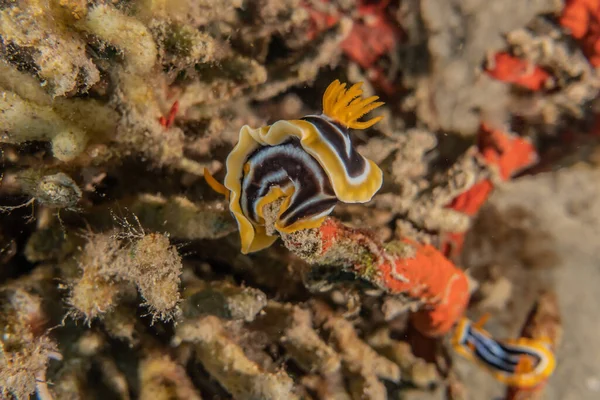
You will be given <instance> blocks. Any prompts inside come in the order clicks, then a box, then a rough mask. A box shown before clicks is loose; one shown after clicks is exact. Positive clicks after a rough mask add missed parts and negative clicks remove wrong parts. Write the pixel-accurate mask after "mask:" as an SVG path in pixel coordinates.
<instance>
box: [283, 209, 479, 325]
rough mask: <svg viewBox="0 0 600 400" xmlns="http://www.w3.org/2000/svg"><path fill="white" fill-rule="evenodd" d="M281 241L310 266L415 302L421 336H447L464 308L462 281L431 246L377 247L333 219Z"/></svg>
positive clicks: (367, 236)
mask: <svg viewBox="0 0 600 400" xmlns="http://www.w3.org/2000/svg"><path fill="white" fill-rule="evenodd" d="M282 238H283V241H284V243H285V245H286V247H287V248H288V249H289V250H291V251H292V252H294V253H295V254H296V255H298V256H299V257H301V258H303V259H304V260H306V261H307V262H309V263H311V264H321V265H332V266H339V267H341V268H343V269H345V270H348V271H351V272H354V273H355V274H356V275H357V276H358V277H359V278H361V279H364V280H366V281H369V282H371V283H372V284H374V285H375V286H377V287H378V288H381V289H383V290H385V291H386V292H388V293H391V294H407V295H409V296H410V297H414V298H418V299H420V300H421V301H422V303H423V304H424V306H423V307H422V309H421V310H420V311H418V312H417V313H415V314H413V322H414V324H415V326H416V327H417V329H418V330H419V331H421V332H422V333H423V334H425V335H429V336H438V335H443V334H445V333H446V332H448V331H449V330H450V329H451V328H452V326H453V325H454V323H455V322H456V320H457V319H458V318H459V317H460V316H461V315H462V313H463V311H464V310H465V307H466V305H467V302H468V299H469V288H468V281H467V277H466V276H465V274H464V273H463V272H462V271H461V270H459V269H458V268H456V267H455V266H454V265H453V264H452V263H451V262H450V261H449V260H447V259H446V258H445V257H444V256H443V255H442V254H441V253H440V252H438V251H437V250H436V249H435V248H434V247H433V246H431V245H420V244H417V243H415V242H412V241H409V240H403V241H402V242H393V243H388V244H387V245H383V244H382V243H380V242H378V241H377V240H375V239H374V238H373V237H372V236H371V235H370V234H369V233H367V232H365V231H361V230H358V229H353V228H349V227H347V226H345V225H343V224H342V223H340V222H339V221H337V220H335V219H333V218H328V219H326V220H325V222H324V223H323V225H322V226H321V227H320V228H318V229H309V230H304V231H299V232H294V233H292V234H282Z"/></svg>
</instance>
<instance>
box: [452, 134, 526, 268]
mask: <svg viewBox="0 0 600 400" xmlns="http://www.w3.org/2000/svg"><path fill="white" fill-rule="evenodd" d="M479 152H480V154H481V155H482V156H483V158H484V160H485V161H486V163H487V164H488V165H489V166H490V167H492V168H495V169H496V170H497V171H498V175H499V177H500V178H501V179H502V180H508V179H510V177H511V176H513V175H514V174H516V173H518V172H519V171H521V170H523V169H524V168H527V167H530V166H531V165H533V164H534V163H536V162H537V160H538V156H537V152H536V150H535V147H534V146H533V144H532V143H531V142H530V141H529V140H527V139H525V138H521V137H518V136H516V135H512V134H509V133H506V132H503V131H501V130H497V129H492V128H490V127H488V126H487V125H486V124H482V125H481V130H480V133H479ZM493 188H494V185H493V184H492V181H491V180H489V179H485V180H483V181H481V182H478V183H476V184H475V185H473V186H472V187H471V188H470V189H469V190H467V191H466V192H464V193H461V194H460V195H458V196H457V197H455V198H454V200H452V202H451V203H450V204H449V205H448V208H451V209H453V210H456V211H459V212H462V213H464V214H467V215H469V216H474V215H475V214H477V212H478V211H479V209H480V208H481V206H483V204H485V202H486V201H487V199H488V197H489V196H490V194H491V193H492V191H493ZM463 242H464V233H446V234H445V235H444V241H443V243H442V245H441V248H442V251H443V252H444V254H445V255H446V256H449V257H455V256H457V255H458V254H460V251H461V250H462V245H463Z"/></svg>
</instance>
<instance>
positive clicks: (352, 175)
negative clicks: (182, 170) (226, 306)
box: [205, 80, 383, 254]
mask: <svg viewBox="0 0 600 400" xmlns="http://www.w3.org/2000/svg"><path fill="white" fill-rule="evenodd" d="M377 99H378V97H377V96H372V97H368V98H365V99H363V98H362V90H361V83H357V84H355V85H353V86H352V87H350V88H348V89H346V84H342V83H340V82H339V81H337V80H336V81H334V82H333V83H332V84H331V85H329V87H328V88H327V90H326V91H325V94H324V95H323V113H322V114H320V115H308V116H305V117H303V118H301V119H297V120H281V121H277V122H275V123H274V124H272V125H268V126H264V127H261V128H256V129H255V128H251V127H249V126H243V127H242V128H241V130H240V134H239V140H238V143H237V144H236V146H235V147H234V148H233V150H232V151H231V153H230V154H229V156H228V157H227V162H226V167H227V174H226V175H225V182H224V185H220V184H219V183H218V182H217V181H216V180H214V178H212V177H211V176H210V175H208V174H205V177H206V178H207V182H208V183H209V184H210V185H211V186H212V187H213V188H214V189H215V190H216V191H218V192H220V193H223V194H225V195H227V196H228V197H229V208H230V210H231V212H232V214H233V216H234V217H235V219H236V221H237V223H238V227H239V231H240V237H241V242H242V253H244V254H246V253H250V252H254V251H258V250H261V249H263V248H265V247H268V246H270V245H271V244H272V243H273V242H274V241H275V240H276V237H275V236H270V235H268V234H267V231H266V228H265V219H264V215H263V207H264V206H265V205H267V204H269V203H272V202H274V201H276V200H278V199H281V200H282V201H283V202H282V204H281V206H280V209H279V214H278V215H277V220H276V222H275V228H276V229H277V230H278V231H280V232H285V233H290V232H294V231H297V230H301V229H309V228H316V227H318V226H320V225H321V223H322V222H323V220H324V219H325V217H326V216H327V215H329V214H330V213H331V212H332V211H333V209H334V207H335V205H336V204H337V203H338V202H344V203H364V202H367V201H369V200H371V198H372V197H373V195H374V194H375V193H376V192H377V191H378V190H379V189H380V188H381V185H382V181H383V177H382V172H381V169H379V167H378V166H377V165H376V164H375V163H374V162H373V161H371V160H368V159H366V158H364V157H363V156H362V155H360V154H359V153H358V152H357V151H356V149H355V147H354V146H353V144H352V140H351V137H350V132H349V129H367V128H369V127H371V126H373V125H374V124H376V123H377V122H379V121H380V120H381V119H382V118H383V117H375V118H372V119H370V120H368V121H359V118H361V117H362V116H363V115H365V114H366V113H368V112H370V111H372V110H374V109H375V108H377V107H379V106H381V105H383V103H381V102H376V100H377Z"/></svg>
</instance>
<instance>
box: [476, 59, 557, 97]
mask: <svg viewBox="0 0 600 400" xmlns="http://www.w3.org/2000/svg"><path fill="white" fill-rule="evenodd" d="M486 72H487V74H488V75H490V76H491V77H492V78H494V79H498V80H500V81H504V82H508V83H512V84H515V85H518V86H521V87H524V88H527V89H529V90H534V91H536V90H540V89H542V88H543V87H544V84H545V83H546V81H547V80H548V79H549V78H550V74H549V73H548V72H546V71H544V70H543V69H542V68H540V67H539V66H537V65H533V64H530V63H528V62H527V61H525V60H522V59H520V58H517V57H513V56H511V55H510V54H508V53H497V54H496V55H495V57H494V65H493V68H487V69H486Z"/></svg>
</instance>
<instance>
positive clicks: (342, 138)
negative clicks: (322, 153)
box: [302, 115, 371, 186]
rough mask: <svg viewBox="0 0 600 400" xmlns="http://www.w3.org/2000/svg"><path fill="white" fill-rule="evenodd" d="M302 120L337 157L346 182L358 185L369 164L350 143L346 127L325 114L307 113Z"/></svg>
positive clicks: (363, 180) (367, 175) (365, 177)
mask: <svg viewBox="0 0 600 400" xmlns="http://www.w3.org/2000/svg"><path fill="white" fill-rule="evenodd" d="M302 120H303V121H306V122H308V123H310V124H311V125H313V126H314V128H315V130H316V131H317V133H318V134H319V137H320V138H321V141H322V142H323V143H324V144H326V145H327V146H328V147H329V148H330V149H331V150H332V151H333V153H334V154H335V155H336V156H337V157H338V159H339V161H340V162H341V164H342V165H343V166H344V170H345V172H346V180H347V181H348V182H350V183H351V184H352V185H356V186H358V185H360V184H362V183H364V182H365V181H366V180H367V179H368V178H369V174H370V172H371V166H370V165H369V163H368V162H367V160H366V159H365V158H364V157H363V156H362V155H360V154H359V153H358V151H356V149H355V148H354V146H353V145H352V139H351V138H350V132H349V131H348V129H346V128H345V127H344V126H342V125H341V124H340V123H339V122H337V121H334V120H332V119H330V118H328V117H327V116H325V115H308V116H306V117H304V118H302Z"/></svg>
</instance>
